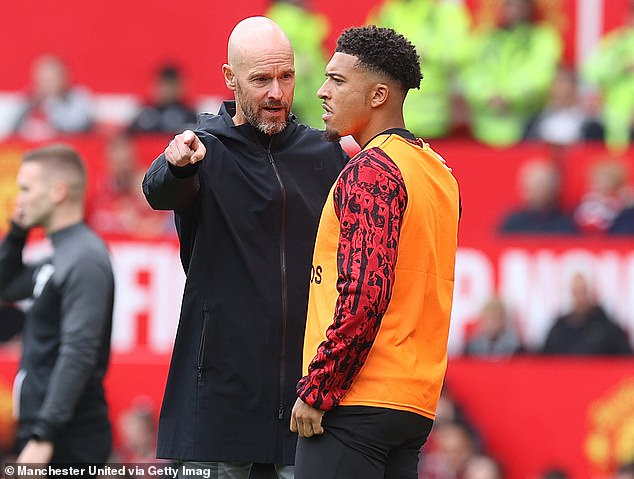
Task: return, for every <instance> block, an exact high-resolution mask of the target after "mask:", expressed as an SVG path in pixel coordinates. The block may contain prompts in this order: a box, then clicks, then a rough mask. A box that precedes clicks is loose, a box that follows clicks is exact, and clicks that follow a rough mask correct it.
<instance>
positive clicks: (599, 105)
mask: <svg viewBox="0 0 634 479" xmlns="http://www.w3.org/2000/svg"><path fill="white" fill-rule="evenodd" d="M627 2H628V14H627V15H626V16H624V17H623V19H622V25H621V26H620V27H618V28H616V29H613V30H611V31H609V32H607V33H606V34H605V36H604V37H603V38H601V40H600V41H599V42H598V44H597V46H596V48H595V50H594V51H591V52H587V54H586V56H585V59H584V60H583V61H582V62H580V64H578V65H576V66H573V65H569V64H566V62H565V59H564V56H563V51H564V46H563V40H562V35H561V32H560V31H559V30H558V29H557V28H556V27H555V26H554V25H553V24H552V22H550V21H549V18H548V15H546V13H545V9H544V8H543V6H544V4H545V2H539V1H537V0H499V1H498V2H496V5H497V6H498V8H497V10H496V11H495V15H494V16H493V17H492V18H491V19H489V20H488V21H483V20H482V19H481V18H477V19H476V18H475V16H474V15H473V14H472V12H471V11H470V10H469V9H468V8H467V6H466V3H465V2H461V1H447V0H385V2H383V3H380V4H378V5H377V6H376V7H375V8H373V9H372V10H370V12H369V14H368V17H367V23H375V24H378V25H381V26H388V27H392V28H395V29H397V30H398V31H400V32H402V33H403V34H405V35H406V36H407V37H408V38H409V39H410V40H411V41H412V42H413V43H414V44H415V45H416V47H417V51H418V53H419V55H420V57H421V64H422V67H423V75H424V79H423V82H422V85H421V88H420V89H419V90H413V91H412V92H410V94H409V95H408V98H407V101H406V105H405V116H406V118H405V120H406V123H407V125H408V126H409V128H410V129H411V130H412V131H413V132H414V133H415V134H416V135H418V136H420V137H422V138H425V139H430V140H431V139H436V138H452V137H458V136H462V137H464V136H468V137H471V138H473V139H474V140H476V141H477V142H480V143H483V144H485V145H490V146H492V147H508V146H511V145H514V144H517V143H520V142H539V143H540V144H545V145H551V146H552V147H553V148H566V147H567V146H570V145H574V144H578V143H580V142H598V143H601V144H604V145H606V146H607V151H608V152H610V157H609V158H606V159H605V160H601V161H597V163H601V164H597V165H596V167H593V168H592V171H590V172H589V178H588V181H587V187H586V192H585V194H584V196H583V197H580V198H578V205H575V208H574V209H570V207H568V208H567V209H568V210H569V211H566V207H564V205H562V203H561V185H562V184H563V183H564V182H565V178H562V175H564V172H563V171H562V165H561V163H562V161H561V158H560V157H558V156H557V155H556V154H553V156H552V157H548V158H542V159H541V161H535V162H534V164H531V165H530V166H526V167H525V168H523V169H522V171H521V172H520V175H521V178H519V179H518V191H519V194H520V196H521V198H522V204H521V205H518V206H517V209H516V210H514V211H511V212H509V216H508V217H507V218H504V219H503V221H502V223H501V224H500V227H499V231H500V232H502V233H539V234H543V233H556V234H561V233H565V234H579V233H596V232H605V233H608V234H634V195H633V194H632V187H631V180H630V176H631V174H632V172H631V166H630V165H628V160H626V159H623V158H622V157H621V156H620V154H621V153H622V152H623V151H625V150H626V149H627V148H629V146H630V142H631V140H632V138H634V0H627ZM266 14H267V15H268V16H270V17H271V18H273V19H274V20H275V21H276V22H277V23H279V24H280V25H281V26H282V28H283V29H284V30H285V31H286V32H287V33H288V35H289V37H290V38H291V40H292V42H293V45H294V47H295V50H296V70H297V71H296V75H297V84H296V91H295V99H294V104H293V111H294V113H295V114H296V115H297V116H298V117H299V119H300V120H301V121H303V122H305V123H308V124H310V125H312V126H315V127H317V128H321V127H322V121H321V114H322V110H321V107H320V100H319V99H318V98H317V96H316V94H315V92H316V91H317V89H318V88H319V86H320V84H321V82H322V81H323V69H324V65H325V64H326V61H327V57H328V52H327V51H326V47H325V43H326V40H327V38H328V35H329V33H330V26H329V21H328V18H327V17H325V16H324V15H322V14H320V13H318V12H316V11H314V10H311V9H309V8H308V6H307V2H305V1H302V0H278V1H275V2H273V3H272V4H271V5H270V7H269V9H268V11H267V12H266ZM421 25H423V26H424V28H421ZM186 83H187V82H186V78H184V74H183V72H182V70H181V68H180V67H179V65H178V62H176V61H174V62H166V63H165V64H162V65H157V68H156V71H155V72H154V76H153V80H152V82H151V84H150V85H148V88H147V92H144V93H143V98H144V99H143V100H142V101H140V102H139V104H138V105H137V106H136V108H135V111H134V114H133V115H131V118H130V120H129V121H128V122H125V123H118V124H112V123H106V124H104V123H103V122H100V119H99V118H98V117H97V115H96V113H95V102H94V98H93V96H94V95H93V94H91V91H90V86H89V85H78V84H76V83H75V82H73V78H72V72H70V71H69V70H68V68H67V66H66V65H65V63H64V60H63V58H62V57H60V56H56V55H51V54H47V55H43V56H41V57H39V58H36V59H34V61H33V64H32V72H31V80H30V84H29V85H28V86H27V87H26V88H25V94H24V96H23V97H24V99H25V100H24V102H23V104H22V107H21V108H20V109H19V111H18V113H17V115H16V117H15V119H14V123H13V125H12V128H11V131H12V134H13V135H14V136H16V137H22V138H25V139H28V140H29V141H38V140H46V139H51V138H56V137H59V136H63V135H67V134H73V133H85V132H97V133H103V134H104V135H106V136H107V138H108V142H109V146H108V147H107V151H106V152H105V155H104V158H105V162H106V163H107V165H106V166H107V169H108V171H109V173H110V174H111V178H110V179H108V180H107V183H108V184H107V185H106V186H105V187H104V188H103V191H100V192H99V193H98V194H99V195H101V196H102V198H113V199H114V200H113V201H111V202H110V205H109V206H108V207H107V208H108V209H109V211H103V206H102V203H101V202H99V201H94V202H92V204H93V205H98V210H97V211H95V212H94V214H91V215H90V216H91V217H92V218H93V222H94V224H95V226H96V227H97V228H99V227H100V226H99V225H103V228H104V232H105V233H117V232H121V233H131V234H135V235H136V234H137V233H138V232H141V231H142V232H143V234H144V235H146V236H155V235H159V236H160V235H162V234H164V233H168V234H169V233H170V232H172V229H171V227H170V226H169V225H168V224H166V223H167V222H165V221H163V220H162V219H159V220H150V219H146V218H145V217H144V215H143V214H142V213H147V207H146V205H145V204H144V202H143V201H140V204H139V201H138V200H139V199H138V198H135V196H136V193H135V192H133V191H131V190H130V185H131V184H136V179H137V178H134V179H132V176H136V177H138V176H139V175H140V174H141V173H140V169H141V168H139V169H138V170H139V171H132V170H131V168H133V166H132V165H131V164H130V163H132V164H134V163H135V161H136V160H135V159H134V158H133V155H134V151H133V145H131V144H130V143H131V142H130V139H131V138H133V137H135V136H137V135H139V134H158V135H166V136H170V135H172V134H174V133H178V132H180V131H182V130H184V129H185V128H192V127H193V126H194V125H195V123H196V114H197V113H198V110H199V109H200V108H198V107H197V106H196V105H194V104H193V103H192V102H191V101H189V100H188V99H191V98H194V97H195V95H192V94H191V92H189V94H188V92H187V85H186ZM135 93H137V94H141V92H135ZM198 106H201V105H198ZM552 151H553V152H557V151H560V150H557V149H553V150H552ZM117 155H119V156H121V155H127V156H128V158H127V160H126V161H127V162H128V165H127V166H126V165H124V164H123V163H125V162H126V161H124V162H123V163H122V162H121V161H119V160H118V159H117V158H116V157H117ZM137 163H138V162H137ZM124 178H126V179H124ZM119 198H120V199H121V201H119ZM121 204H130V205H132V207H130V208H123V207H121V206H120V205H121ZM119 214H120V215H121V216H122V217H118V216H119ZM126 225H134V228H132V229H131V228H128V227H126ZM139 225H143V226H144V228H143V229H142V228H140V227H139Z"/></svg>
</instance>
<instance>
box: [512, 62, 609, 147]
mask: <svg viewBox="0 0 634 479" xmlns="http://www.w3.org/2000/svg"><path fill="white" fill-rule="evenodd" d="M602 136H603V135H602V132H601V126H600V125H599V124H598V123H597V122H596V121H595V120H593V119H592V118H591V117H590V116H589V114H588V113H587V112H586V111H585V109H584V108H583V106H582V104H581V102H580V101H579V92H578V88H577V76H576V74H575V71H574V70H573V69H571V68H569V67H566V66H560V67H559V68H558V69H557V74H556V75H555V79H554V80H553V83H552V85H551V86H550V91H549V96H548V100H547V102H546V106H545V107H544V108H543V109H542V110H541V111H540V112H539V113H538V114H537V115H536V116H534V117H533V118H531V119H530V120H529V122H528V124H527V125H526V129H525V131H524V139H526V140H539V141H543V142H545V143H549V144H552V145H563V146H566V145H572V144H575V143H578V142H581V141H585V140H598V139H601V138H602Z"/></svg>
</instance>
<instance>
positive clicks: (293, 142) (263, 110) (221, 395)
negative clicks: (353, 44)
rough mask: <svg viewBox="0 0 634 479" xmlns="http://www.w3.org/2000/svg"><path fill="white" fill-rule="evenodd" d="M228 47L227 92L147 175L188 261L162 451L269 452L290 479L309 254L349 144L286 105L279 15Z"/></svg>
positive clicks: (288, 77)
mask: <svg viewBox="0 0 634 479" xmlns="http://www.w3.org/2000/svg"><path fill="white" fill-rule="evenodd" d="M227 53H228V62H227V63H226V64H225V65H223V67H222V69H223V74H224V79H225V83H226V85H227V87H228V88H229V89H230V90H231V91H233V92H234V95H235V102H233V101H232V102H225V103H224V105H223V107H222V109H221V111H220V114H219V115H201V116H200V118H199V123H198V127H197V130H196V131H195V132H193V131H185V132H184V133H183V134H180V135H177V136H176V137H175V138H174V140H172V142H171V143H170V145H169V146H168V147H167V149H166V150H165V154H164V155H161V156H160V157H159V158H158V159H157V160H156V161H155V162H154V163H153V164H152V166H151V167H150V170H149V171H148V173H147V175H146V178H145V180H144V184H143V188H144V191H145V194H146V197H147V199H148V201H149V203H150V204H151V205H152V206H153V207H154V208H157V209H172V210H174V211H175V212H176V219H177V225H178V234H179V238H180V242H181V258H182V260H183V265H184V267H185V271H186V273H187V280H186V285H185V292H184V294H183V307H182V312H181V317H180V323H179V328H178V333H177V336H176V342H175V344H174V351H173V354H172V362H171V366H170V372H169V376H168V379H167V386H166V388H165V395H164V399H163V407H162V410H161V417H160V422H159V431H158V455H159V457H163V458H173V459H179V460H182V461H195V462H197V464H195V467H196V468H204V469H205V471H207V472H206V473H208V474H210V475H211V477H212V478H230V479H237V478H244V479H246V478H248V477H249V473H250V470H251V467H252V464H253V463H254V462H255V463H267V464H275V465H276V468H277V474H278V477H281V478H284V479H286V478H292V474H293V470H292V466H291V465H292V464H293V462H294V459H295V445H296V443H297V436H296V435H295V434H292V433H291V432H290V431H289V430H288V421H289V420H290V412H291V409H292V406H293V402H294V401H295V398H296V393H295V385H296V383H297V381H298V380H299V378H300V376H301V356H302V346H301V345H302V338H303V335H304V326H305V321H306V306H307V302H308V284H309V280H310V258H311V255H312V250H313V245H314V241H315V232H316V230H317V224H318V222H319V213H320V211H321V209H322V207H323V204H324V200H325V198H326V195H327V194H328V190H329V188H330V187H331V186H332V183H333V182H334V180H335V179H336V177H337V175H338V174H339V172H340V171H341V168H342V166H343V164H344V161H345V158H346V157H345V154H344V152H343V150H342V149H341V146H340V145H339V144H338V143H335V144H332V143H328V142H326V141H324V140H323V138H322V135H321V132H320V131H319V130H314V129H312V128H308V127H306V126H305V125H301V124H298V123H297V122H296V121H295V118H294V116H293V115H292V114H291V110H290V109H291V105H292V102H293V90H294V86H295V73H294V72H295V68H294V63H293V62H294V59H293V50H292V48H291V44H290V42H289V40H288V38H287V37H286V35H285V34H284V33H283V32H282V30H281V29H280V28H279V27H278V26H277V25H276V24H275V23H274V22H272V21H271V20H270V19H267V18H264V17H253V18H248V19H246V20H243V21H242V22H240V23H239V24H238V25H237V26H236V27H235V29H234V30H233V32H232V33H231V36H230V38H229V46H228V52H227ZM201 160H202V161H201ZM201 463H203V464H201ZM186 466H187V464H185V466H184V467H186ZM193 466H194V465H192V467H193ZM183 472H184V473H185V472H186V471H183ZM184 475H185V474H184ZM208 477H209V475H208Z"/></svg>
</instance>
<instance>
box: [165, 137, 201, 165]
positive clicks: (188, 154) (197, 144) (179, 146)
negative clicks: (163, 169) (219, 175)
mask: <svg viewBox="0 0 634 479" xmlns="http://www.w3.org/2000/svg"><path fill="white" fill-rule="evenodd" d="M205 153H207V149H206V148H205V145H203V143H202V141H200V139H199V138H198V137H197V136H196V134H195V133H194V132H193V131H191V130H185V131H184V132H183V133H181V134H180V135H176V136H175V137H174V139H173V140H172V141H170V143H169V145H167V148H165V158H167V161H169V162H170V163H171V164H172V165H174V166H186V165H189V164H192V163H197V162H199V161H201V160H202V159H203V158H204V157H205Z"/></svg>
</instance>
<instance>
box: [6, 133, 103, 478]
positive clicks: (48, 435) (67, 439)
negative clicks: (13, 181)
mask: <svg viewBox="0 0 634 479" xmlns="http://www.w3.org/2000/svg"><path fill="white" fill-rule="evenodd" d="M17 182H18V188H19V193H18V196H17V199H16V209H15V214H14V215H13V221H12V226H11V229H10V230H9V233H8V234H7V236H6V238H5V239H4V241H3V242H2V244H1V245H0V298H1V299H2V300H5V301H16V300H21V299H26V298H31V299H32V304H31V306H30V307H29V309H28V311H27V313H26V320H25V323H24V330H23V333H22V340H23V346H22V357H21V360H20V370H19V372H18V375H17V377H16V380H15V383H14V384H15V389H14V397H15V398H16V399H17V400H18V401H19V403H18V404H19V409H18V411H19V422H18V430H17V437H16V445H17V449H18V451H19V455H18V458H17V460H18V462H20V463H28V464H39V465H42V464H44V465H45V464H49V463H53V464H66V463H83V464H88V463H90V464H93V465H98V464H103V463H104V462H105V461H106V460H107V459H108V456H109V453H110V445H111V429H110V422H109V420H108V408H107V404H106V401H105V398H104V388H103V378H104V375H105V373H106V369H107V367H108V360H109V355H110V332H111V327H112V310H113V300H114V278H113V273H112V266H111V263H110V256H109V253H108V251H107V249H106V245H105V244H104V242H103V241H102V240H101V239H100V238H99V237H98V236H97V235H96V234H95V233H94V232H93V231H92V230H91V229H90V228H89V227H88V226H87V225H86V224H85V223H84V221H83V214H84V200H83V195H84V190H85V187H86V173H85V169H84V165H83V163H82V160H81V158H80V157H79V155H78V154H77V152H76V151H75V150H73V149H72V148H70V147H68V146H65V145H53V146H48V147H44V148H40V149H37V150H33V151H31V152H29V153H27V154H26V155H25V157H24V160H23V162H22V165H21V166H20V170H19V172H18V177H17ZM35 226H42V227H44V229H45V230H46V234H47V236H48V238H49V239H50V241H51V243H52V246H53V255H52V256H51V257H50V258H44V259H43V260H41V261H39V262H37V263H23V261H22V253H23V249H24V246H25V243H26V239H27V235H28V233H29V230H30V229H31V228H32V227H35ZM83 472H84V474H83V475H85V476H89V475H91V474H90V473H88V470H87V469H84V471H83ZM92 475H94V474H92Z"/></svg>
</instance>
